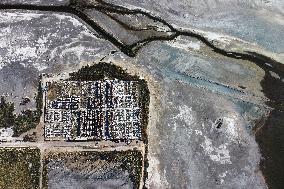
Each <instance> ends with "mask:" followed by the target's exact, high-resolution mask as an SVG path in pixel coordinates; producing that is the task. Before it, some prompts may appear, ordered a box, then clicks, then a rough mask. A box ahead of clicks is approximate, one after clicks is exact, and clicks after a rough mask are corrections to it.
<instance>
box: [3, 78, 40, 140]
mask: <svg viewBox="0 0 284 189" xmlns="http://www.w3.org/2000/svg"><path fill="white" fill-rule="evenodd" d="M42 104H43V102H42V89H41V86H40V82H39V87H38V94H37V97H36V110H24V111H22V112H21V113H20V114H14V110H15V106H14V103H12V102H7V101H6V100H5V98H4V97H3V96H2V97H1V99H0V127H5V128H7V127H13V131H14V135H13V136H14V137H18V136H20V135H21V134H22V133H25V132H27V131H29V130H30V129H33V128H35V127H36V126H37V125H38V123H39V121H40V116H41V114H42V110H41V109H42Z"/></svg>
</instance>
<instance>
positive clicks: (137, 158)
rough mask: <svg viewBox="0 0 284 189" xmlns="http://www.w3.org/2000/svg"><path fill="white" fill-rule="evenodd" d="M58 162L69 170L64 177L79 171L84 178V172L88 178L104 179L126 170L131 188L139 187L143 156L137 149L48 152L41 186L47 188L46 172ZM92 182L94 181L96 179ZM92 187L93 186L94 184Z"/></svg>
mask: <svg viewBox="0 0 284 189" xmlns="http://www.w3.org/2000/svg"><path fill="white" fill-rule="evenodd" d="M58 162H60V163H63V165H64V168H65V169H66V170H68V171H71V172H68V173H67V174H66V175H67V176H66V177H69V176H72V175H74V174H75V173H78V172H81V173H82V174H83V175H81V176H80V178H82V179H85V178H86V175H84V174H86V173H88V178H91V176H92V175H96V176H95V179H97V180H99V181H106V180H108V179H110V180H111V179H114V178H116V175H121V174H122V173H123V172H127V173H128V174H129V178H130V180H131V182H132V183H133V186H134V187H133V188H139V185H140V181H141V176H142V164H143V156H142V153H141V152H140V151H137V150H128V151H104V152H97V151H83V152H65V153H63V152H62V153H56V152H54V153H49V154H47V155H46V157H45V160H44V167H43V188H48V183H49V177H48V174H49V172H50V171H54V170H55V169H57V168H58V164H57V163H58ZM91 173H92V174H91ZM56 174H57V175H58V174H60V173H59V172H58V170H56ZM93 182H94V183H95V182H96V181H93ZM93 187H95V184H94V185H93Z"/></svg>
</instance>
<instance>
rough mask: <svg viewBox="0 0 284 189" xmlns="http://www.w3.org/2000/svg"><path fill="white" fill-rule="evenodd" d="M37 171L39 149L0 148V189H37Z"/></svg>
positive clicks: (38, 172) (38, 174)
mask: <svg viewBox="0 0 284 189" xmlns="http://www.w3.org/2000/svg"><path fill="white" fill-rule="evenodd" d="M39 170H40V150H39V149H35V148H0V188H5V189H23V188H24V189H37V188H39V178H40V171H39Z"/></svg>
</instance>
